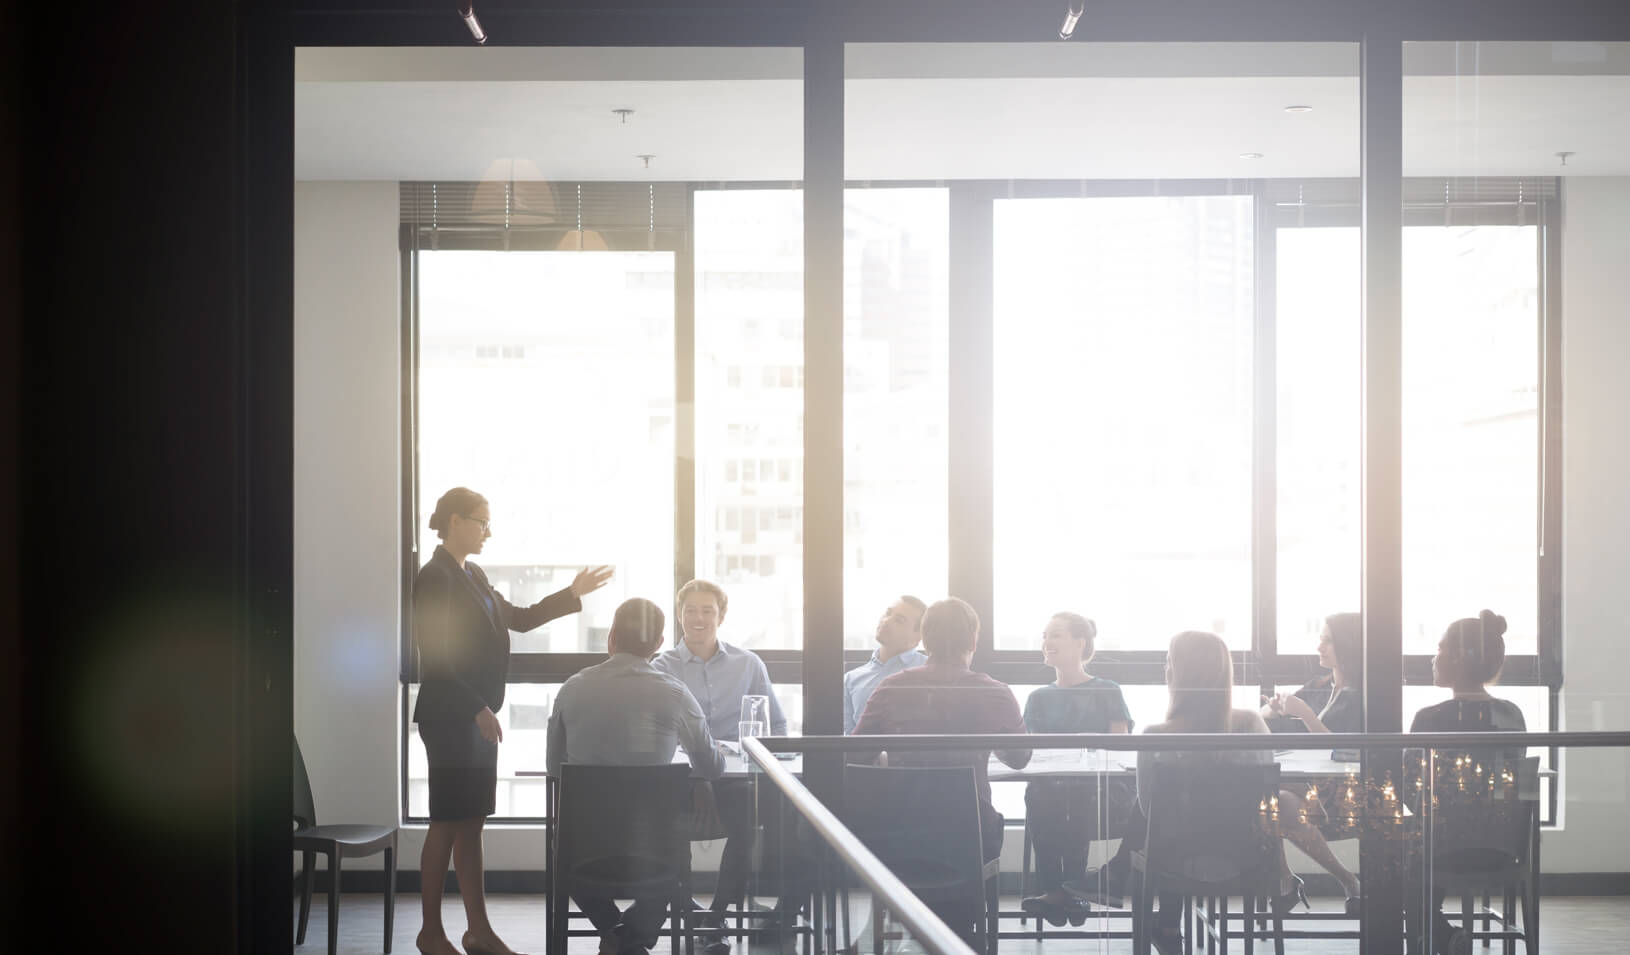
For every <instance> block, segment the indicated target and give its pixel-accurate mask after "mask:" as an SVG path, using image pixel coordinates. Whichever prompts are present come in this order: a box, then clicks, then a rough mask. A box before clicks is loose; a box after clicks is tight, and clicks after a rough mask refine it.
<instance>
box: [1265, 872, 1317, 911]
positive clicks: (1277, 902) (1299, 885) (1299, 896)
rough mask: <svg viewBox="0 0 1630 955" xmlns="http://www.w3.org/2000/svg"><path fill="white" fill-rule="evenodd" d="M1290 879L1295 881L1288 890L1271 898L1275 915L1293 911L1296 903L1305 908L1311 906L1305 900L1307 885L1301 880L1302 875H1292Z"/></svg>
mask: <svg viewBox="0 0 1630 955" xmlns="http://www.w3.org/2000/svg"><path fill="white" fill-rule="evenodd" d="M1291 879H1293V880H1294V881H1295V884H1294V885H1292V886H1291V888H1290V891H1289V892H1286V893H1285V894H1284V895H1281V896H1277V897H1275V898H1274V900H1273V904H1272V908H1273V913H1274V914H1275V915H1284V914H1286V913H1288V912H1294V911H1296V906H1298V905H1300V906H1302V907H1303V908H1305V909H1311V908H1313V906H1312V905H1311V904H1310V903H1309V902H1308V901H1307V885H1306V884H1305V883H1304V882H1302V877H1301V876H1299V875H1292V876H1291Z"/></svg>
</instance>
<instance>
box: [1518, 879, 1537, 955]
mask: <svg viewBox="0 0 1630 955" xmlns="http://www.w3.org/2000/svg"><path fill="white" fill-rule="evenodd" d="M1522 938H1523V951H1524V952H1526V953H1527V955H1539V886H1538V885H1537V884H1536V883H1534V882H1524V883H1523V884H1522Z"/></svg>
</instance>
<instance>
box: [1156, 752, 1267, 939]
mask: <svg viewBox="0 0 1630 955" xmlns="http://www.w3.org/2000/svg"><path fill="white" fill-rule="evenodd" d="M1151 768H1152V771H1153V774H1154V779H1153V783H1154V784H1153V785H1152V786H1151V787H1150V799H1149V832H1148V839H1147V841H1146V842H1145V847H1144V849H1143V851H1142V852H1137V853H1134V854H1133V856H1132V868H1133V869H1134V871H1135V872H1137V873H1138V874H1139V876H1141V878H1138V879H1136V880H1135V881H1136V882H1137V883H1138V886H1137V897H1136V898H1137V901H1136V906H1135V908H1134V909H1133V951H1134V952H1135V953H1137V955H1146V953H1147V952H1148V951H1149V947H1150V944H1151V942H1152V940H1153V934H1154V932H1153V918H1154V900H1155V897H1156V896H1157V895H1161V894H1165V895H1167V896H1169V897H1175V896H1182V897H1185V898H1186V899H1208V900H1217V905H1218V906H1219V909H1220V911H1216V912H1212V913H1209V917H1208V918H1207V920H1206V926H1207V929H1208V931H1214V932H1217V933H1218V934H1219V941H1220V942H1221V945H1222V948H1223V950H1225V951H1226V949H1227V942H1228V934H1229V933H1228V924H1229V923H1228V897H1229V896H1231V895H1238V896H1241V897H1243V898H1244V904H1245V912H1244V915H1245V920H1244V928H1243V932H1244V936H1245V950H1246V951H1247V952H1250V951H1252V950H1253V943H1254V938H1255V933H1254V932H1252V930H1251V924H1252V921H1253V916H1254V915H1255V907H1256V899H1257V898H1259V897H1267V898H1273V897H1275V896H1277V895H1278V894H1279V877H1280V873H1281V869H1282V860H1283V849H1282V848H1281V842H1280V838H1279V834H1278V832H1277V831H1276V828H1277V827H1276V826H1274V825H1273V823H1272V820H1271V819H1269V818H1267V814H1266V812H1265V808H1264V807H1265V806H1267V805H1269V802H1268V801H1269V800H1270V799H1271V798H1273V797H1274V796H1277V795H1278V793H1279V767H1278V766H1277V765H1275V764H1269V765H1248V764H1243V765H1242V764H1238V763H1224V762H1202V761H1198V760H1196V761H1192V762H1187V763H1174V764H1166V765H1163V764H1159V763H1157V764H1155V765H1153V766H1152V767H1151ZM1186 904H1187V903H1186V902H1185V907H1186ZM1167 918H1168V919H1170V916H1169V915H1168V916H1167ZM1272 918H1273V935H1274V951H1275V952H1276V953H1279V955H1283V953H1284V939H1283V938H1282V926H1281V923H1280V920H1279V916H1278V915H1277V914H1275V915H1274V916H1273V917H1272ZM1173 921H1175V920H1173ZM1193 942H1194V940H1193V939H1190V940H1189V943H1188V944H1189V945H1192V944H1193Z"/></svg>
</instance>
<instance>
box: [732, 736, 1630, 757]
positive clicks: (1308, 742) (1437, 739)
mask: <svg viewBox="0 0 1630 955" xmlns="http://www.w3.org/2000/svg"><path fill="white" fill-rule="evenodd" d="M759 742H761V743H762V745H763V746H764V748H765V749H767V750H769V751H770V752H772V753H832V752H842V753H849V752H862V753H875V752H877V751H878V750H883V749H888V750H942V749H994V750H1014V749H1107V750H1118V751H1124V752H1142V751H1144V750H1196V749H1214V750H1260V749H1273V750H1292V749H1297V750H1301V749H1307V750H1331V749H1357V750H1365V749H1463V748H1468V747H1475V748H1485V747H1488V746H1513V747H1515V746H1547V747H1549V746H1563V747H1568V746H1571V747H1579V748H1602V747H1624V748H1630V732H1577V733H1574V732H1567V733H1509V732H1487V733H1463V732H1462V733H1268V734H1264V733H1139V734H1136V735H1133V734H1127V733H1033V734H1024V733H980V734H969V735H966V736H956V735H951V734H943V733H940V734H915V735H900V736H766V737H762V738H761V739H760V740H759Z"/></svg>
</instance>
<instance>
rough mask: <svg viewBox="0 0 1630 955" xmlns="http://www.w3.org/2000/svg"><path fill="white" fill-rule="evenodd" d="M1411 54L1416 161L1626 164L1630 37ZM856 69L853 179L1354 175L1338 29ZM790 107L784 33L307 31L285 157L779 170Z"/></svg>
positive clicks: (575, 173) (906, 61)
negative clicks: (499, 37)
mask: <svg viewBox="0 0 1630 955" xmlns="http://www.w3.org/2000/svg"><path fill="white" fill-rule="evenodd" d="M1405 62H1406V70H1407V71H1408V72H1409V74H1410V75H1408V76H1406V77H1405V82H1404V104H1405V109H1404V166H1405V169H1404V171H1405V174H1406V175H1414V176H1437V175H1459V176H1468V175H1484V176H1507V175H1557V174H1568V175H1630V44H1594V43H1576V44H1551V43H1532V44H1411V45H1410V46H1409V47H1406V58H1405ZM1495 69H1498V70H1500V72H1493V70H1495ZM847 73H848V79H847V81H846V83H845V90H844V97H845V134H844V135H845V163H846V169H845V171H846V175H847V177H848V178H850V179H852V180H901V179H905V180H943V179H1075V178H1094V179H1099V178H1114V179H1119V178H1136V179H1148V178H1258V177H1270V178H1271V177H1304V176H1305V177H1316V176H1342V177H1350V176H1356V175H1357V174H1358V145H1359V137H1358V100H1359V88H1358V78H1357V75H1356V74H1357V50H1356V47H1354V46H1352V45H1349V44H1090V43H1069V44H1063V43H1043V44H963V45H932V44H921V45H917V44H908V45H901V44H894V45H886V46H885V45H868V44H854V45H851V46H850V47H849V48H848V51H847ZM1292 105H1305V106H1312V107H1313V109H1312V110H1311V111H1309V112H1300V113H1288V112H1286V111H1285V107H1286V106H1292ZM618 108H629V109H632V110H634V112H633V113H632V114H631V115H630V116H628V118H627V120H626V122H625V121H624V120H622V119H621V118H620V117H619V116H617V115H616V114H614V113H613V110H614V109H618ZM802 112H803V83H802V58H801V51H800V50H798V49H796V48H783V49H736V48H730V49H724V48H721V49H694V48H660V49H638V48H626V49H617V48H610V49H575V48H573V49H565V48H560V49H553V48H501V49H477V48H463V47H454V48H434V49H404V48H396V49H321V50H318V49H310V50H301V51H299V54H298V55H297V58H296V90H295V171H296V177H297V178H299V179H341V180H344V179H372V180H414V179H461V180H481V179H494V178H497V179H509V178H512V177H513V178H515V179H570V180H599V179H606V180H635V181H638V180H641V179H650V180H653V181H666V180H682V181H698V182H726V181H791V180H797V179H800V178H801V177H802V161H803V120H802ZM1562 151H1568V152H1571V153H1572V154H1573V155H1572V156H1570V157H1569V158H1568V161H1567V166H1566V168H1565V170H1564V167H1563V166H1562V165H1561V162H1560V160H1559V158H1558V157H1557V155H1556V154H1557V153H1558V152H1562ZM1245 153H1257V154H1261V158H1256V159H1251V158H1242V154H1245ZM641 155H650V156H651V157H652V158H651V160H650V163H649V167H648V168H647V166H646V164H645V161H644V160H643V159H640V158H638V157H639V156H641Z"/></svg>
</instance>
